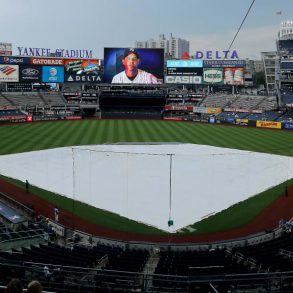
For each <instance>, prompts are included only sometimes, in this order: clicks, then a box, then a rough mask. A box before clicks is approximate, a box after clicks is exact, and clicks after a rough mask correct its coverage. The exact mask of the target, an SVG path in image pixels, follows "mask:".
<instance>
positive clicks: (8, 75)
mask: <svg viewBox="0 0 293 293" xmlns="http://www.w3.org/2000/svg"><path fill="white" fill-rule="evenodd" d="M18 81H19V66H18V65H7V64H0V82H18Z"/></svg>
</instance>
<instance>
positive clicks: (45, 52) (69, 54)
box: [16, 47, 93, 59]
mask: <svg viewBox="0 0 293 293" xmlns="http://www.w3.org/2000/svg"><path fill="white" fill-rule="evenodd" d="M16 55H18V56H30V57H60V58H80V59H92V58H93V51H92V50H66V49H56V50H51V49H46V48H26V47H17V53H16Z"/></svg>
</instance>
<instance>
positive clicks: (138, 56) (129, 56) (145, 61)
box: [104, 48, 164, 84]
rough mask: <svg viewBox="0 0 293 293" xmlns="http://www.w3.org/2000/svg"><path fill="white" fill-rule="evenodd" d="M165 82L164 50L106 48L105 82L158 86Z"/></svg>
mask: <svg viewBox="0 0 293 293" xmlns="http://www.w3.org/2000/svg"><path fill="white" fill-rule="evenodd" d="M163 80H164V49H137V48H104V82H105V83H113V84H122V83H123V84H134V83H135V84H157V83H163Z"/></svg>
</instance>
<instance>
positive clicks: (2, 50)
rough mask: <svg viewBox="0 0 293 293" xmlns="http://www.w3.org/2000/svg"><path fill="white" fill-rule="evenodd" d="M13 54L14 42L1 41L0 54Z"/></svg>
mask: <svg viewBox="0 0 293 293" xmlns="http://www.w3.org/2000/svg"><path fill="white" fill-rule="evenodd" d="M11 55H12V43H2V42H0V56H11Z"/></svg>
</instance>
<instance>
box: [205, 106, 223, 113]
mask: <svg viewBox="0 0 293 293" xmlns="http://www.w3.org/2000/svg"><path fill="white" fill-rule="evenodd" d="M221 112H222V109H221V108H212V107H208V108H207V113H208V114H218V113H221Z"/></svg>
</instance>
